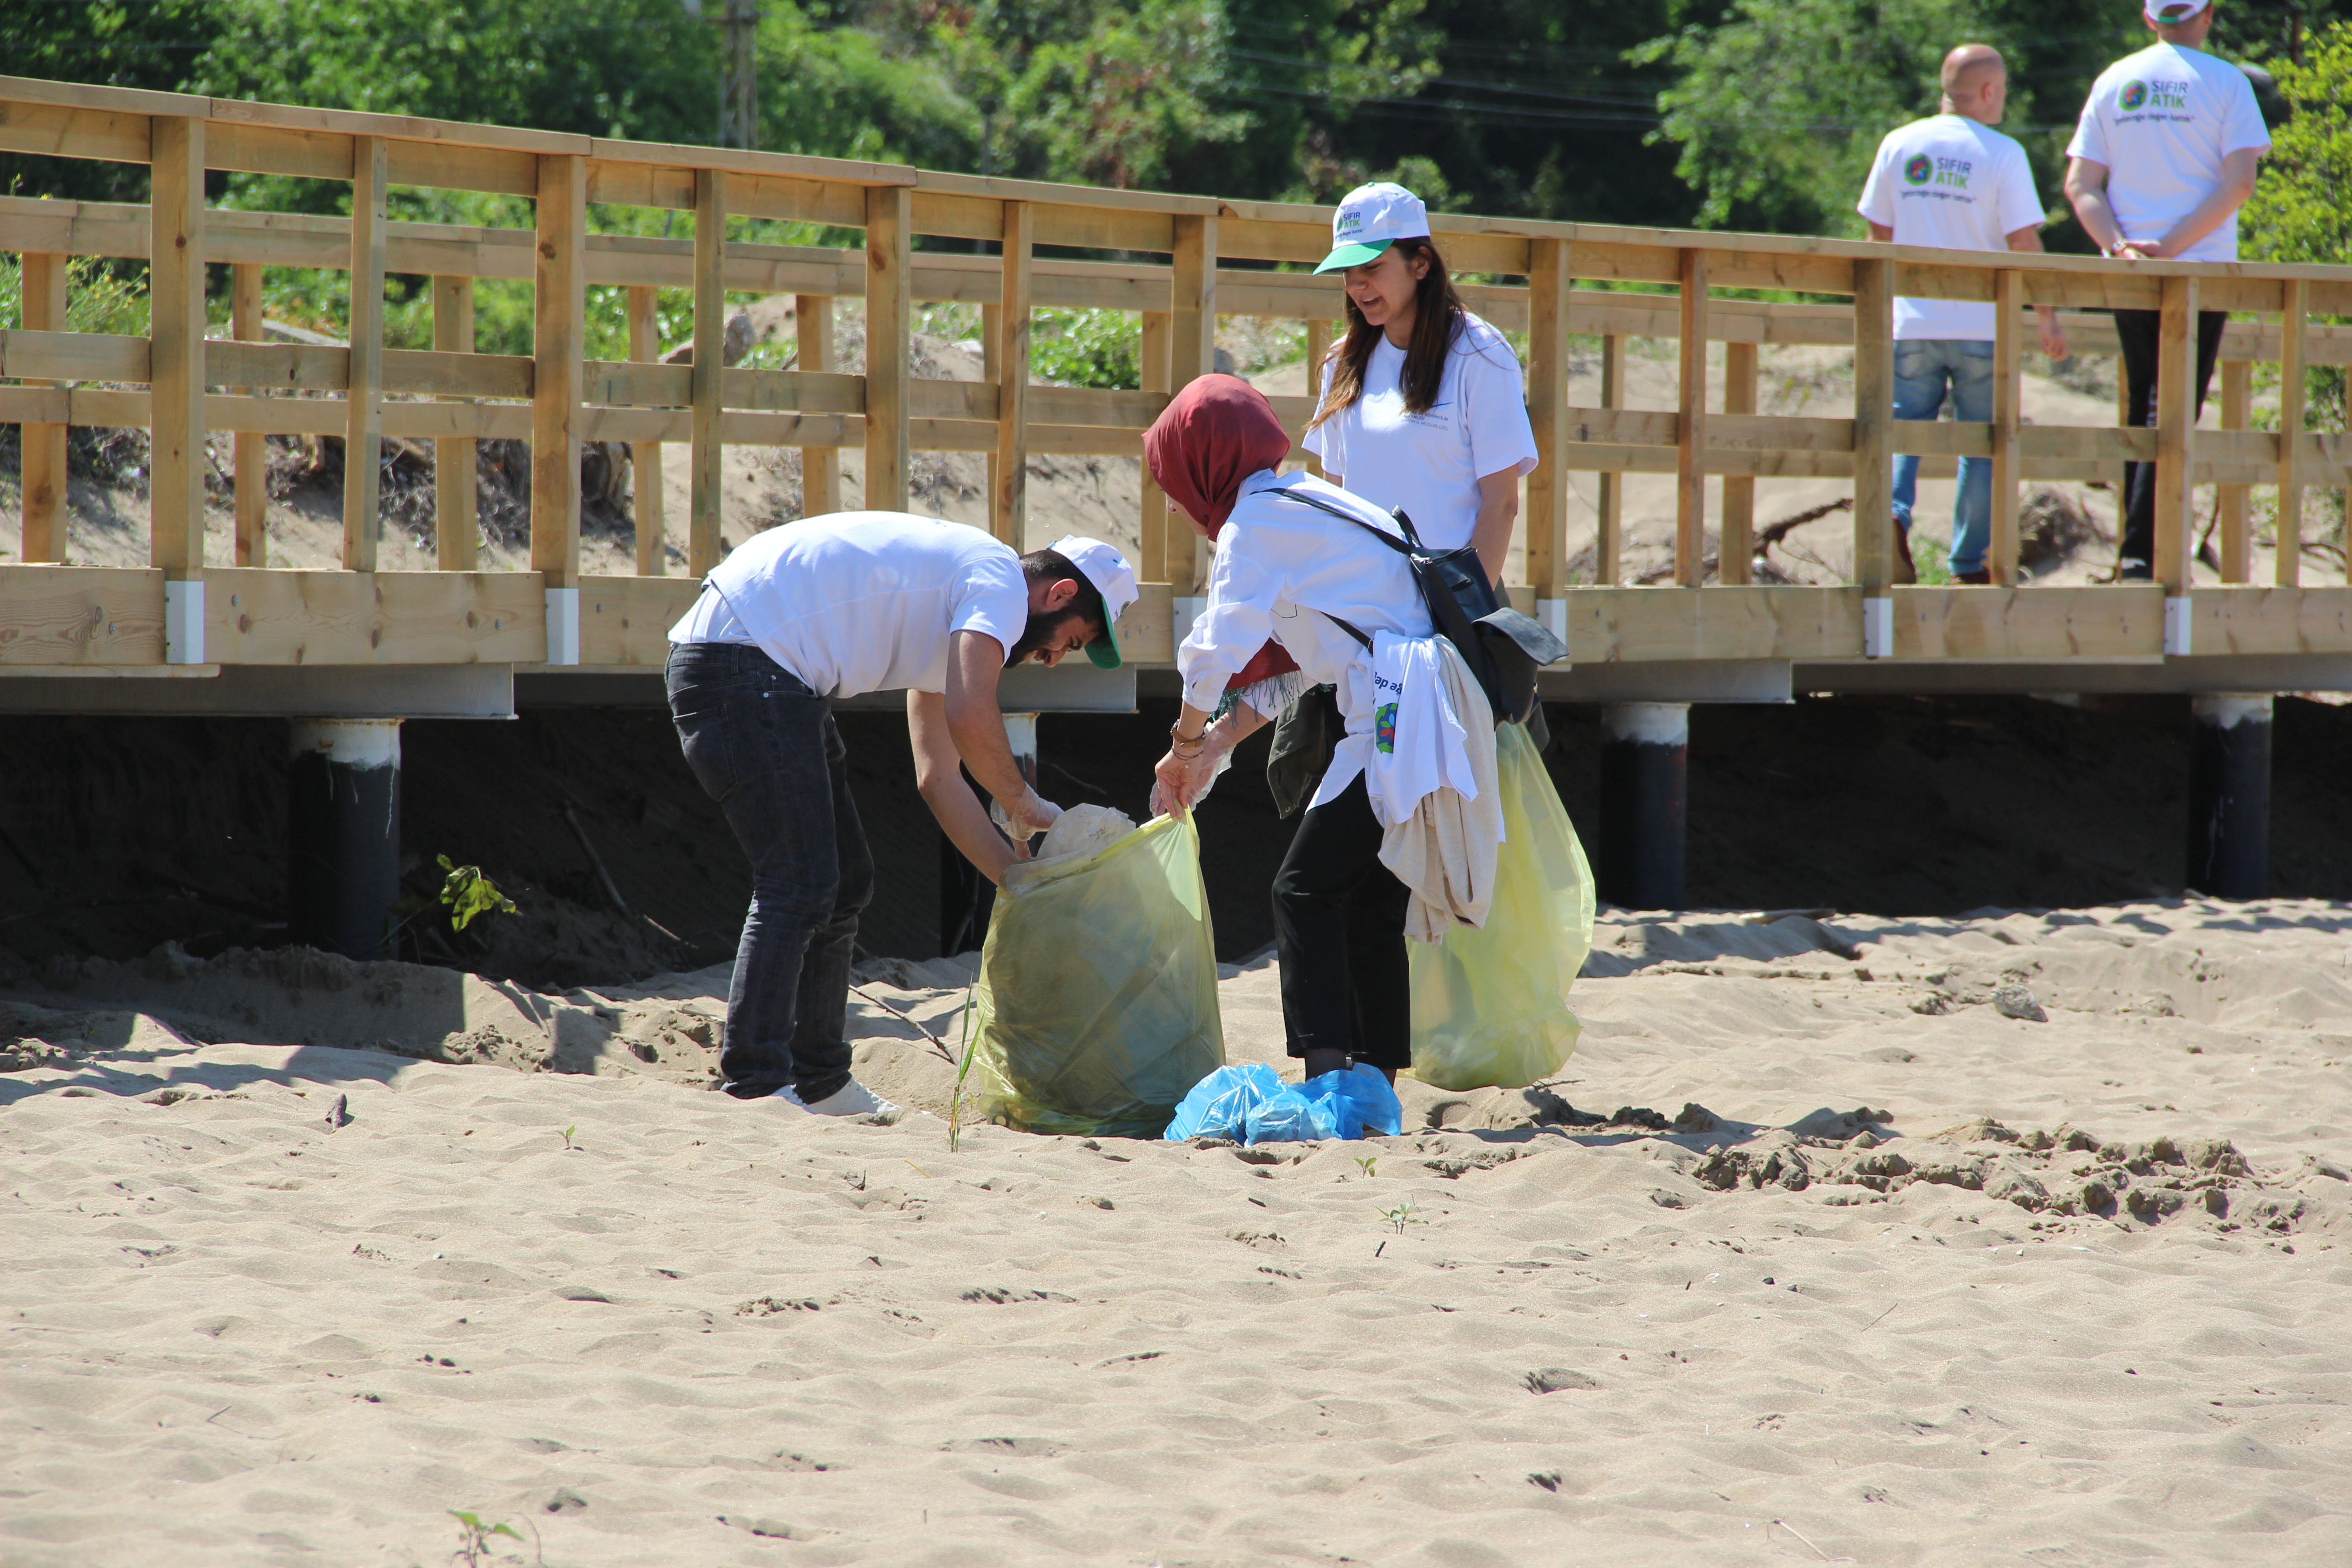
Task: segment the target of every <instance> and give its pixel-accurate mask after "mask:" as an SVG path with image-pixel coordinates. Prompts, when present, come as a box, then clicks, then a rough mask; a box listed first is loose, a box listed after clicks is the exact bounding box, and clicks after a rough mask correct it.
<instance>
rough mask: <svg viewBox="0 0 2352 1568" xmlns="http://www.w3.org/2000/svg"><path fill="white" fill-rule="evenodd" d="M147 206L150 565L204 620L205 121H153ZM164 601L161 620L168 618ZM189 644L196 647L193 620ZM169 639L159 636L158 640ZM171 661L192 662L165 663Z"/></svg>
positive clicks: (198, 636)
mask: <svg viewBox="0 0 2352 1568" xmlns="http://www.w3.org/2000/svg"><path fill="white" fill-rule="evenodd" d="M152 135H153V141H152V177H153V183H152V187H151V194H150V195H149V197H148V200H149V203H150V212H149V221H150V223H151V224H152V226H153V228H152V238H151V240H150V244H151V247H152V248H151V249H150V250H149V252H148V254H149V256H150V257H152V265H151V269H150V272H149V280H148V311H149V321H150V326H149V336H150V338H151V339H152V350H151V353H150V359H149V377H150V386H151V390H152V415H151V418H152V421H153V424H152V431H153V443H152V448H151V452H150V458H149V461H150V469H149V472H150V476H151V478H150V488H149V491H148V493H149V497H150V508H151V510H150V514H149V515H150V518H151V522H150V528H149V536H148V560H149V562H150V563H152V564H153V565H156V566H159V567H161V568H162V569H163V577H164V581H165V584H166V588H165V593H166V595H170V594H171V593H173V589H172V588H171V587H170V586H169V584H175V583H177V584H192V585H193V592H192V593H191V594H189V595H184V596H183V598H184V603H185V604H190V605H194V612H195V614H196V615H197V616H199V617H201V616H202V614H203V586H202V585H203V583H204V572H205V466H206V465H205V122H204V121H201V120H188V119H181V118H177V117H173V116H167V115H160V114H159V115H157V116H156V117H155V119H154V121H153V127H152ZM171 614H172V611H171V606H170V605H168V604H167V605H166V608H165V619H166V621H167V623H168V622H169V621H170V619H171ZM170 641H171V639H170V638H169V637H166V642H167V643H169V642H170ZM202 641H203V627H202V624H201V620H199V621H198V623H197V624H196V626H195V627H194V643H193V644H190V643H185V642H184V643H183V647H188V648H190V649H191V650H192V651H200V650H201V647H202ZM165 657H166V658H169V659H171V660H172V662H174V663H177V662H189V663H194V662H200V661H199V660H196V659H186V660H182V659H177V658H172V655H171V654H170V653H168V652H167V654H166V656H165Z"/></svg>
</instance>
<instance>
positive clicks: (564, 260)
mask: <svg viewBox="0 0 2352 1568" xmlns="http://www.w3.org/2000/svg"><path fill="white" fill-rule="evenodd" d="M586 164H587V161H586V160H585V159H584V158H581V157H575V156H556V155H550V156H546V157H542V158H541V159H540V161H539V200H538V209H539V212H538V233H539V265H538V268H537V277H536V281H535V284H534V287H533V290H532V296H533V304H532V316H531V319H532V337H531V346H532V354H531V358H532V361H533V363H532V368H531V376H532V386H533V388H534V391H533V394H532V396H531V404H530V407H531V419H530V565H531V570H532V571H534V572H537V573H539V574H540V575H541V580H542V582H543V584H544V585H545V586H546V587H549V588H573V587H577V586H578V585H579V583H580V405H581V403H582V401H583V391H584V387H585V382H586V379H587V377H586V367H585V366H584V364H583V362H582V358H581V355H582V351H583V349H584V348H585V346H586V343H587V338H588V319H587V275H586V267H585V260H586V251H587V248H588V245H587V242H588V171H587V166H586ZM545 657H546V647H545V645H544V644H543V643H542V644H541V658H545Z"/></svg>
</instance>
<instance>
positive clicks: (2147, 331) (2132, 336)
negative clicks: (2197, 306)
mask: <svg viewBox="0 0 2352 1568" xmlns="http://www.w3.org/2000/svg"><path fill="white" fill-rule="evenodd" d="M2115 318H2116V338H2117V339H2118V340H2119V341H2120V342H2121V343H2122V345H2123V354H2124V394H2125V397H2126V407H2128V408H2129V409H2130V411H2131V422H2132V423H2133V424H2135V425H2139V426H2145V427H2147V428H2148V429H2151V430H2152V429H2154V428H2155V427H2156V363H2157V335H2158V330H2159V328H2160V326H2161V323H2162V322H2163V320H2164V316H2163V312H2161V311H2158V310H2117V311H2116V312H2115ZM2229 323H2230V313H2229V312H2228V311H2227V310H2200V311H2198V312H2197V412H2198V413H2200V414H2202V413H2203V412H2204V411H2205V393H2206V390H2207V389H2208V388H2210V386H2211V385H2212V384H2213V362H2214V361H2215V360H2216V359H2218V358H2220V357H2221V329H2222V328H2224V327H2226V326H2228V325H2229ZM2123 512H2124V541H2123V546H2122V548H2121V549H2119V550H2118V551H2116V559H2117V563H2118V566H2119V569H2120V572H2121V574H2122V575H2123V576H2126V577H2146V576H2147V575H2149V574H2150V571H2151V569H2152V568H2153V566H2154V564H2155V562H2156V465H2155V464H2154V463H2126V464H2125V465H2124V505H2123Z"/></svg>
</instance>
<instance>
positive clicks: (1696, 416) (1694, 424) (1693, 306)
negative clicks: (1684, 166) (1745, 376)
mask: <svg viewBox="0 0 2352 1568" xmlns="http://www.w3.org/2000/svg"><path fill="white" fill-rule="evenodd" d="M1707 260H1708V258H1707V253H1706V251H1704V250H1685V251H1684V252H1683V253H1682V261H1681V270H1682V278H1681V283H1682V296H1681V300H1680V304H1679V307H1678V308H1679V310H1680V314H1681V318H1682V341H1681V343H1680V345H1679V346H1680V349H1681V365H1680V368H1679V370H1678V372H1677V374H1676V375H1675V395H1676V398H1677V402H1678V405H1679V417H1680V419H1681V421H1682V423H1681V425H1680V426H1679V427H1678V428H1677V430H1676V432H1675V454H1676V456H1675V582H1676V583H1678V584H1681V585H1682V586H1684V587H1685V588H1696V587H1697V586H1698V585H1699V584H1701V583H1702V582H1704V581H1705V580H1706V268H1707Z"/></svg>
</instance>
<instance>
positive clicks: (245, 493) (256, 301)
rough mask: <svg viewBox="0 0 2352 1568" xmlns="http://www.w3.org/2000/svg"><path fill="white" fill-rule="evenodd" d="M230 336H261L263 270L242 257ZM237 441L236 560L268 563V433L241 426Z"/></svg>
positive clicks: (233, 283)
mask: <svg viewBox="0 0 2352 1568" xmlns="http://www.w3.org/2000/svg"><path fill="white" fill-rule="evenodd" d="M228 270H229V327H228V330H229V335H230V336H231V337H233V338H236V340H237V341H238V342H248V343H257V342H260V341H261V340H262V337H263V330H262V325H261V282H262V270H263V269H262V268H261V267H260V266H258V265H257V264H256V263H254V262H249V261H240V262H238V263H237V264H236V266H234V267H231V268H229V269H228ZM234 441H235V447H234V450H235V457H236V462H235V468H234V469H233V472H234V473H235V474H236V563H237V564H238V565H239V566H267V565H268V564H269V437H268V436H266V435H264V434H263V433H262V432H261V431H258V430H239V431H238V432H237V433H236V437H234Z"/></svg>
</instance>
